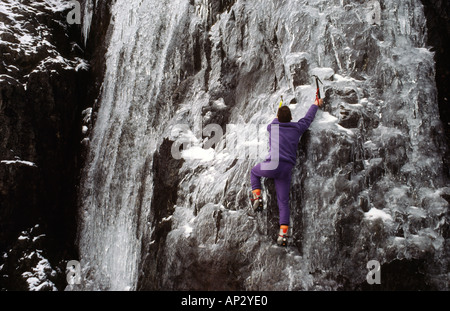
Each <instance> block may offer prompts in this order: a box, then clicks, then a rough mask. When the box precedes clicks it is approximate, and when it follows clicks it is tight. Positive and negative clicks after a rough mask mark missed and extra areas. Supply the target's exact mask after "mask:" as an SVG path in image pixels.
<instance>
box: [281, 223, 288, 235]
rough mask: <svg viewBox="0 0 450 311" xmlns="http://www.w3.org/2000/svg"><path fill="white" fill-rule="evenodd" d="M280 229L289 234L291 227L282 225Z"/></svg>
mask: <svg viewBox="0 0 450 311" xmlns="http://www.w3.org/2000/svg"><path fill="white" fill-rule="evenodd" d="M280 229H281V230H283V233H287V232H288V229H289V226H286V225H281V226H280Z"/></svg>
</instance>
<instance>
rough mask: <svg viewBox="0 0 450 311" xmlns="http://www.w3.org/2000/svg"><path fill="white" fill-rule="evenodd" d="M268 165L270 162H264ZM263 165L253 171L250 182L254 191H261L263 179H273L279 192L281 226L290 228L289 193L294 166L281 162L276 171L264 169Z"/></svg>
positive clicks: (255, 167)
mask: <svg viewBox="0 0 450 311" xmlns="http://www.w3.org/2000/svg"><path fill="white" fill-rule="evenodd" d="M263 163H268V162H263ZM261 164H262V163H258V164H256V165H255V166H254V167H253V168H252V171H251V174H250V180H251V183H252V190H255V189H261V177H266V178H273V179H274V181H275V190H276V192H277V202H278V210H279V212H280V225H288V226H289V216H290V209H289V193H290V188H291V178H292V168H293V167H294V165H293V164H291V163H288V162H283V161H279V163H278V167H277V168H276V169H264V165H263V167H261Z"/></svg>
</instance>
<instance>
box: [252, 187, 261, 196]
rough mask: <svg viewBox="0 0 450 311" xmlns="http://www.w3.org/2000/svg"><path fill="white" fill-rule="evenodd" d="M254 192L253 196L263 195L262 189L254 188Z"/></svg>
mask: <svg viewBox="0 0 450 311" xmlns="http://www.w3.org/2000/svg"><path fill="white" fill-rule="evenodd" d="M252 193H253V196H258V197H259V196H260V195H261V189H255V190H252Z"/></svg>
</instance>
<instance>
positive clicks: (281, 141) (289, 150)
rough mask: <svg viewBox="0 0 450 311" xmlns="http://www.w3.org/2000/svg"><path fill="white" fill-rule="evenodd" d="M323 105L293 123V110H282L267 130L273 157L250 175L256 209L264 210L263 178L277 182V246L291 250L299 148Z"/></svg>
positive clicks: (317, 105)
mask: <svg viewBox="0 0 450 311" xmlns="http://www.w3.org/2000/svg"><path fill="white" fill-rule="evenodd" d="M322 105H323V99H319V98H316V101H315V102H314V104H313V105H311V107H310V108H309V110H308V112H307V113H306V115H305V117H304V118H302V119H300V120H299V121H298V122H291V120H292V115H291V110H290V109H289V107H287V106H281V107H279V108H278V113H277V117H276V118H275V119H274V120H273V121H272V123H270V124H269V125H268V126H267V130H268V131H269V154H268V156H267V157H266V159H265V161H264V162H261V163H258V164H257V165H255V166H254V167H253V168H252V170H251V174H250V179H251V185H252V199H251V201H252V207H253V209H254V210H255V211H260V210H262V206H263V204H262V203H263V202H262V197H261V177H266V178H273V179H274V182H275V191H276V194H277V203H278V209H279V216H280V219H279V223H280V231H279V234H278V238H277V244H278V245H280V246H287V238H288V229H289V221H290V210H289V192H290V186H291V177H292V168H293V167H294V165H295V160H296V157H297V148H298V143H299V141H300V137H301V136H302V134H303V133H304V132H305V131H306V130H307V129H308V128H309V126H310V125H311V123H312V122H313V120H314V118H315V116H316V112H317V110H318V109H319V107H321V106H322Z"/></svg>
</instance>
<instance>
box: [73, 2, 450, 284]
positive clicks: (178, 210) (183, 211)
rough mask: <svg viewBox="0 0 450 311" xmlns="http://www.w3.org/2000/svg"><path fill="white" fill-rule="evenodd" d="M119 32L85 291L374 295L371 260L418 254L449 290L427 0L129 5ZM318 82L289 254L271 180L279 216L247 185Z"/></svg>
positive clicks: (104, 114) (86, 179)
mask: <svg viewBox="0 0 450 311" xmlns="http://www.w3.org/2000/svg"><path fill="white" fill-rule="evenodd" d="M88 3H91V2H88ZM89 8H90V9H91V10H92V5H89ZM86 12H87V13H86V14H87V16H88V17H89V18H87V19H86V20H88V21H90V19H91V18H95V16H92V14H94V13H93V12H92V11H89V10H87V11H86ZM84 29H85V31H86V34H85V36H86V37H87V31H88V29H89V26H86V25H85V26H84ZM109 34H110V38H109V42H108V43H109V47H108V50H107V55H106V72H105V76H104V81H103V85H102V88H101V97H100V99H99V109H98V112H97V119H96V122H95V126H94V128H93V129H92V134H91V137H90V143H89V157H88V159H87V164H86V168H85V171H84V175H83V182H82V185H81V188H82V189H81V192H82V193H81V194H82V195H81V208H80V219H81V220H80V222H81V224H80V229H79V249H80V256H81V258H80V259H81V267H82V269H83V274H84V280H85V281H84V282H83V284H82V287H83V288H84V289H100V290H138V289H170V290H171V289H201V290H207V289H209V290H210V289H222V290H227V289H234V290H240V289H246V290H259V289H264V290H322V289H331V290H335V289H339V288H360V286H361V284H363V283H365V280H366V274H367V268H366V264H367V262H368V261H370V260H377V261H379V262H380V263H381V264H382V265H385V264H389V263H391V262H393V261H396V260H419V261H422V262H424V263H427V266H426V267H425V269H428V270H427V271H428V272H429V273H428V276H429V277H428V279H427V282H428V283H429V284H433V286H436V287H438V288H445V286H448V279H447V272H446V271H445V267H446V260H447V258H446V255H445V252H446V250H445V238H444V236H443V231H444V227H445V225H446V222H447V220H446V213H447V209H448V202H447V201H446V200H445V199H444V198H443V196H448V195H450V189H449V188H448V187H446V182H445V179H444V175H443V169H442V154H443V152H444V150H443V148H444V144H443V140H442V139H443V134H442V125H441V123H440V120H439V112H438V106H437V93H436V86H435V80H434V73H435V69H434V61H433V53H432V52H431V51H430V50H429V49H428V47H427V46H426V36H427V33H426V20H425V17H424V12H423V6H422V4H421V2H420V1H419V0H405V1H394V0H385V1H382V2H379V1H377V0H372V1H358V0H334V1H325V0H309V1H306V0H305V1H300V0H299V1H295V0H284V1H271V0H260V1H244V0H235V1H233V0H228V1H213V0H191V1H188V0H174V1H160V0H158V1H157V0H146V1H141V0H127V1H124V0H117V1H115V3H114V4H113V5H112V18H111V24H110V26H109ZM87 39H88V40H89V38H88V37H87ZM312 75H317V76H319V77H320V79H321V80H322V82H323V88H322V89H321V91H322V94H324V97H325V102H326V104H325V107H324V109H322V110H321V111H319V112H318V114H317V116H316V119H315V121H314V122H313V125H312V127H311V128H310V130H309V131H308V132H307V133H305V135H304V136H303V137H302V139H301V143H300V148H299V151H298V160H297V164H296V167H295V169H294V173H293V174H294V175H293V176H294V177H293V183H292V187H291V216H292V217H291V218H292V220H291V222H292V223H291V227H292V232H291V236H292V238H291V246H290V247H289V248H288V249H287V250H284V249H280V248H277V247H276V246H275V245H274V239H275V236H276V233H277V232H276V225H277V220H276V219H277V207H276V200H275V199H274V195H275V194H274V189H273V185H272V184H271V183H270V181H266V183H265V189H263V193H264V198H265V200H266V203H267V204H266V205H267V206H266V210H265V212H264V213H262V215H258V216H256V217H250V216H249V215H248V214H247V212H248V211H247V208H248V198H249V191H250V180H249V178H250V175H249V174H250V169H251V168H252V166H253V165H255V164H256V163H257V162H258V161H261V159H262V157H263V155H264V154H263V153H264V151H265V148H266V145H267V134H266V125H267V124H268V123H270V121H271V120H272V119H273V117H274V114H275V111H276V107H277V103H278V102H279V100H280V97H281V96H283V99H284V101H285V102H287V103H289V106H290V107H291V110H292V113H293V117H294V119H299V118H301V117H303V116H304V114H305V113H306V111H307V109H308V108H309V106H310V105H311V104H312V103H313V101H314V98H315V84H314V83H313V80H312V79H311V77H312ZM211 129H212V130H213V131H210V132H208V130H211ZM236 129H237V130H236ZM213 133H214V134H213ZM220 134H223V135H220ZM213 138H214V139H213ZM242 138H244V139H242ZM175 142H181V143H184V147H183V150H181V149H177V150H178V151H179V154H178V155H179V157H177V156H176V155H175V154H174V143H175ZM211 142H214V144H211ZM255 150H257V152H256V151H255ZM430 262H431V263H432V264H428V263H430ZM200 273H201V275H200ZM446 282H447V285H445V284H446Z"/></svg>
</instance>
